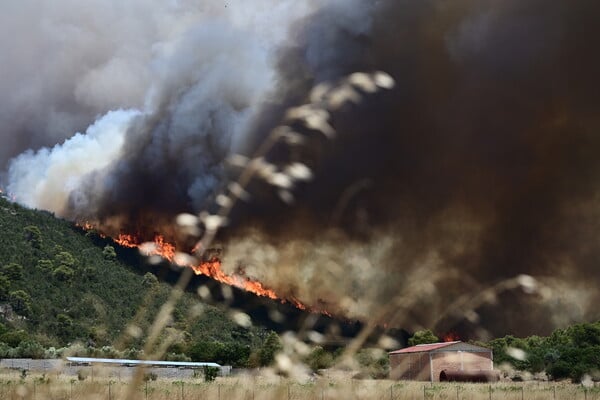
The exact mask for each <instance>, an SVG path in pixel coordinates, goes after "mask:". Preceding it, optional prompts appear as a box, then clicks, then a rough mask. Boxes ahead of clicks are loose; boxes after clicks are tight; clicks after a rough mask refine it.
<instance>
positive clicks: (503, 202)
mask: <svg viewBox="0 0 600 400" xmlns="http://www.w3.org/2000/svg"><path fill="white" fill-rule="evenodd" d="M32 1H33V3H37V2H40V0H32ZM119 4H120V3H119ZM38 8H43V7H30V8H27V7H22V6H18V5H14V6H12V9H13V11H14V13H10V12H8V13H4V14H3V15H2V16H0V22H1V23H0V26H2V28H1V29H8V30H7V31H6V32H5V34H4V35H0V40H1V41H4V42H5V43H3V44H2V48H5V49H11V51H10V52H8V53H6V52H5V53H4V54H5V55H8V57H7V59H6V60H4V62H3V63H2V64H3V68H4V70H3V75H2V77H0V87H2V88H3V89H4V90H3V91H2V93H3V94H2V97H1V99H0V102H1V103H2V107H0V109H1V110H2V112H0V122H2V123H1V124H0V136H1V137H2V139H3V143H4V144H5V145H4V146H2V147H0V162H1V163H2V168H3V170H5V172H4V173H3V174H2V181H3V182H2V184H3V186H4V187H6V189H7V190H8V191H9V192H10V193H12V194H14V195H15V196H16V198H17V199H18V201H19V202H21V203H23V204H25V205H27V206H30V207H35V208H42V209H48V210H51V211H53V212H55V213H57V214H59V215H60V216H63V217H66V218H69V219H72V220H78V221H83V220H89V221H94V225H97V226H99V228H100V229H101V230H102V231H104V232H107V233H110V234H111V236H115V237H117V235H118V234H119V233H121V232H127V233H132V232H138V228H139V227H140V226H143V227H148V228H147V229H142V230H141V231H140V235H139V237H143V238H144V240H146V239H147V238H153V236H152V235H151V234H150V233H149V232H152V233H154V232H159V233H160V234H161V235H165V236H166V237H171V236H173V237H175V236H176V235H177V234H178V233H177V232H174V231H176V230H177V229H175V222H174V221H175V220H176V218H177V216H178V215H180V214H181V213H187V214H190V215H194V216H199V215H207V216H210V217H215V218H212V219H202V218H199V217H198V223H194V224H192V225H191V226H189V228H190V229H191V231H190V232H188V233H186V234H187V235H188V236H192V237H193V238H194V239H197V238H202V237H204V236H205V234H206V232H207V231H210V236H211V237H212V238H213V239H215V240H217V241H218V242H219V243H223V247H224V248H225V249H226V251H225V253H224V254H223V257H222V259H221V260H220V261H221V262H220V263H217V262H216V261H212V260H208V261H207V262H205V263H201V264H198V265H193V267H194V268H195V270H196V271H201V272H202V273H204V274H208V275H211V276H213V277H216V278H217V279H220V280H223V281H225V280H230V283H231V284H233V285H238V286H239V285H242V286H244V287H247V288H249V290H255V291H257V292H260V291H265V292H264V293H268V294H267V296H269V295H270V294H273V293H277V295H278V296H281V297H283V298H297V299H298V301H299V302H301V303H302V304H306V305H307V306H308V307H311V306H314V305H315V304H318V303H319V302H324V303H326V304H328V305H331V307H332V310H331V311H333V312H334V313H337V314H341V315H346V316H349V317H352V318H360V319H363V320H372V319H376V320H378V321H377V322H379V320H388V321H389V323H390V324H391V325H392V326H403V327H407V328H412V327H421V326H428V327H433V326H434V325H436V324H442V325H443V324H447V325H449V326H441V327H439V328H438V330H439V331H451V330H453V329H454V326H452V325H456V324H462V325H465V324H466V325H468V326H469V328H468V329H473V330H475V329H477V328H479V327H482V326H483V327H485V328H486V329H488V330H490V331H492V332H494V334H502V333H505V332H508V331H511V332H512V333H515V334H522V335H524V334H527V333H530V332H531V331H536V332H538V333H544V332H549V331H550V330H551V329H552V327H554V326H556V325H564V324H565V323H567V322H569V321H572V320H584V319H592V318H598V317H600V315H598V311H597V308H596V307H595V304H597V303H598V300H599V299H598V295H599V294H598V291H597V286H598V282H600V276H599V274H598V269H597V267H596V261H595V260H596V259H597V258H598V256H599V255H600V246H598V245H597V244H596V242H595V241H594V240H593V239H592V238H594V237H595V236H597V235H598V234H600V232H599V229H598V226H597V225H598V224H596V222H595V221H596V216H597V214H598V210H600V207H598V204H597V201H596V199H597V193H598V192H599V190H600V159H599V158H598V157H597V155H596V153H597V152H598V151H600V140H599V136H598V135H597V134H596V132H597V131H598V130H599V127H600V120H599V117H598V116H599V115H600V113H599V112H598V110H599V109H600V95H599V94H598V93H599V92H598V91H597V90H596V88H597V87H598V86H599V82H598V80H599V75H598V74H597V71H598V69H599V68H598V67H600V57H599V56H598V52H597V51H596V45H595V43H594V42H593V38H594V37H596V36H598V35H596V34H595V33H594V32H596V31H597V30H598V29H599V28H598V24H597V23H596V17H597V16H598V15H600V5H599V3H598V2H595V1H592V0H575V1H569V0H560V1H555V2H552V3H551V4H550V3H548V2H546V1H542V0H525V1H517V0H508V1H503V2H497V1H492V0H484V1H475V0H460V1H454V2H446V1H442V0H432V1H416V0H414V1H411V0H408V1H396V0H384V1H377V2H366V1H362V0H334V1H329V0H317V1H312V2H297V1H291V0H289V1H288V0H284V1H281V0H277V1H276V0H249V1H244V2H241V1H240V2H235V4H231V6H230V7H223V6H222V3H221V2H218V1H206V2H202V4H201V5H192V4H191V3H189V2H175V3H168V4H152V5H148V4H147V2H144V1H141V0H135V1H131V2H128V3H127V4H126V5H121V6H117V3H116V2H115V1H112V0H111V1H108V3H106V2H104V1H102V2H101V1H100V0H97V1H93V2H92V3H91V5H90V7H89V9H90V10H95V11H98V12H90V13H84V12H79V11H77V10H74V9H73V8H72V7H70V4H68V3H67V2H64V1H60V0H59V1H57V2H54V3H53V7H52V10H48V12H47V13H38V12H34V11H32V10H36V9H38ZM100 10H101V12H100ZM131 21H136V23H135V24H132V22H131ZM108 27H110V29H109V28H108ZM73 32H76V33H77V34H73ZM9 33H10V34H9ZM14 37H19V38H20V39H19V43H20V45H19V46H18V48H17V47H15V46H14V45H12V41H13V38H14ZM31 57H34V58H35V59H34V60H32V58H31ZM375 71H384V72H385V73H386V74H389V77H390V78H389V79H388V80H386V79H383V81H382V80H381V79H380V80H378V79H377V78H376V77H378V76H379V75H376V72H375ZM356 72H364V74H358V75H353V74H354V73H356ZM365 76H369V77H370V79H365ZM381 76H386V77H387V76H388V75H381ZM381 76H379V77H380V78H381ZM390 81H391V82H395V86H394V88H393V89H392V88H391V85H386V82H390ZM383 87H387V88H386V90H385V91H384V90H381V91H380V90H379V89H381V88H383ZM387 89H391V90H387ZM75 132H80V133H75ZM274 137H276V140H275V139H273V138H274ZM265 148H268V151H265ZM241 155H243V156H241ZM228 160H229V161H228ZM249 166H250V167H251V168H250V169H251V170H252V171H253V173H252V174H250V175H248V174H246V171H248V167H249ZM233 200H235V202H234V203H235V204H233V205H227V204H228V203H227V202H233ZM219 210H226V211H227V213H221V212H220V211H219ZM201 212H204V214H201ZM217 222H218V223H217ZM215 224H216V225H215ZM215 226H216V228H215ZM213 228H214V229H213ZM125 239H126V238H122V240H125ZM118 240H121V239H118ZM129 240H130V241H129V242H124V243H128V244H129V245H136V246H137V245H139V244H140V243H138V242H137V241H136V240H134V239H131V238H130V239H129ZM185 247H186V248H187V247H188V246H187V244H186V246H185ZM154 249H155V250H154V251H156V252H157V253H158V252H160V253H165V254H166V255H167V257H171V258H173V257H175V255H174V254H173V253H170V252H171V251H175V249H173V248H171V247H170V246H169V245H167V244H166V243H162V244H155V245H154ZM240 271H243V273H240ZM522 276H527V277H531V276H533V277H534V278H535V283H536V285H527V284H523V285H521V284H520V283H519V282H521V283H523V282H525V280H523V279H520V278H519V277H522ZM249 277H251V279H250V278H249ZM515 282H516V283H515ZM253 285H254V286H253ZM533 286H535V287H534V289H531V288H532V287H533ZM251 288H253V289H251ZM489 288H496V289H498V292H495V293H491V294H490V292H489V291H487V289H489ZM270 290H273V291H274V292H270ZM483 294H486V296H487V297H486V296H484V295H483ZM488 294H489V295H488ZM465 296H466V297H465ZM382 305H383V306H385V307H382ZM458 306H460V307H462V308H460V307H458ZM328 307H329V306H328ZM524 308H531V309H533V310H535V314H536V316H539V318H538V319H536V320H535V322H534V323H531V319H527V318H526V317H522V318H521V317H520V316H521V315H522V314H523V313H522V312H521V311H522V309H524ZM417 310H418V311H417ZM423 310H427V312H423ZM456 310H459V311H460V312H459V313H457V312H455V311H456ZM442 319H443V320H444V321H446V322H441V321H442ZM465 329H466V328H465Z"/></svg>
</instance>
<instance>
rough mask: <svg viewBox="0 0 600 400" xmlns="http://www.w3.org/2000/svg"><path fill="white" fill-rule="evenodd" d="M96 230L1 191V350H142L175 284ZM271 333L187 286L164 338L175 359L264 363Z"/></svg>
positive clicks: (25, 353)
mask: <svg viewBox="0 0 600 400" xmlns="http://www.w3.org/2000/svg"><path fill="white" fill-rule="evenodd" d="M94 236H95V235H94V234H87V235H86V234H84V233H83V232H82V231H81V230H79V229H77V228H76V227H74V226H73V224H72V223H70V222H68V221H65V220H61V219H58V218H55V217H54V216H53V215H52V214H50V213H47V212H43V211H36V210H29V209H26V208H23V207H20V206H19V205H17V204H14V203H12V202H9V201H8V200H7V199H6V198H3V197H1V196H0V357H44V356H49V357H52V356H56V355H60V352H61V351H60V350H54V349H60V348H64V347H66V346H71V350H73V349H75V350H74V351H75V352H77V353H78V354H85V355H93V356H100V355H101V356H108V357H111V356H128V357H137V356H139V355H140V349H142V348H143V345H144V337H145V336H146V333H147V329H148V327H149V325H150V323H151V321H152V320H153V319H154V317H155V316H156V314H157V313H158V310H159V308H160V306H161V305H162V304H163V303H164V302H165V300H166V299H167V297H168V296H169V293H170V290H171V287H170V286H169V285H167V284H165V283H160V282H159V281H158V279H157V278H156V276H155V275H154V274H152V273H151V272H148V270H144V269H143V268H140V267H132V266H131V265H128V264H127V263H124V262H122V261H120V260H119V257H118V254H117V251H115V247H114V246H112V245H111V244H110V243H109V242H108V241H106V242H105V243H103V242H101V243H100V245H99V243H98V240H97V236H96V237H94ZM269 336H270V335H269V332H267V331H265V330H264V329H260V328H256V327H244V326H240V325H238V324H236V323H235V322H233V321H232V319H230V318H228V317H227V315H226V313H225V312H224V311H222V310H220V309H218V308H215V307H212V306H209V305H206V304H202V303H201V302H200V300H199V298H197V297H195V296H193V295H192V294H189V293H186V294H185V295H184V296H183V298H182V300H181V301H180V302H179V304H178V305H177V306H176V308H175V310H174V312H173V321H172V322H171V323H170V325H169V328H168V329H167V332H166V334H165V338H164V341H166V340H170V341H171V344H170V345H169V346H168V351H167V354H166V357H167V358H171V359H192V360H197V361H216V362H220V363H224V364H233V365H235V366H242V365H247V364H248V363H256V365H264V364H266V363H270V362H271V361H272V355H271V356H270V357H269V356H268V354H271V353H272V350H271V347H272V346H273V343H272V341H273V340H272V339H271V341H269V340H266V339H268V338H269ZM74 344H75V346H73V345H74ZM265 354H266V355H265Z"/></svg>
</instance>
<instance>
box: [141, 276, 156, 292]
mask: <svg viewBox="0 0 600 400" xmlns="http://www.w3.org/2000/svg"><path fill="white" fill-rule="evenodd" d="M142 285H144V287H146V288H148V289H153V288H156V287H157V286H158V278H157V277H156V275H154V274H153V273H152V272H146V273H145V274H144V277H143V278H142Z"/></svg>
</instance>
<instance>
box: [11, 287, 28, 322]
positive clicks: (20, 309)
mask: <svg viewBox="0 0 600 400" xmlns="http://www.w3.org/2000/svg"><path fill="white" fill-rule="evenodd" d="M8 300H9V302H10V305H11V306H12V308H13V310H14V311H15V312H16V313H17V314H19V315H24V316H28V315H29V314H30V313H31V296H30V295H29V294H28V293H27V292H25V291H24V290H15V291H13V292H10V294H9V295H8Z"/></svg>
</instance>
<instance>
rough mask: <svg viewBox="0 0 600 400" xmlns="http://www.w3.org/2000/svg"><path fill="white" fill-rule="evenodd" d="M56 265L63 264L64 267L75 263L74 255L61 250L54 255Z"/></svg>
mask: <svg viewBox="0 0 600 400" xmlns="http://www.w3.org/2000/svg"><path fill="white" fill-rule="evenodd" d="M54 259H55V260H56V262H57V264H58V265H64V266H65V267H72V266H73V265H75V257H73V255H72V254H71V253H69V252H68V251H61V252H59V253H58V254H57V255H56V256H54Z"/></svg>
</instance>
